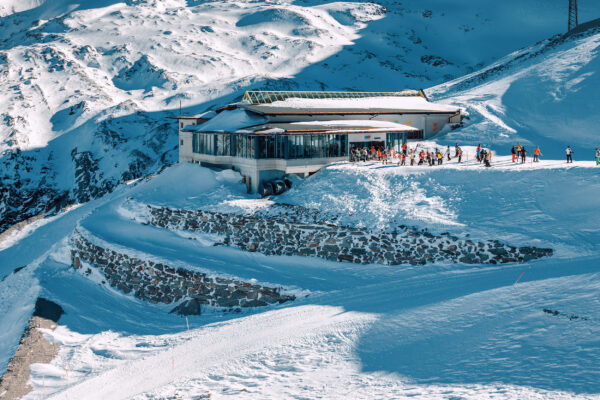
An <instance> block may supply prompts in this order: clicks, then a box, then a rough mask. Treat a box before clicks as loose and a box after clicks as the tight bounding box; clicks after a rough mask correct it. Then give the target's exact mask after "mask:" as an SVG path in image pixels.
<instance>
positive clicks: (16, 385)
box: [0, 297, 64, 400]
mask: <svg viewBox="0 0 600 400" xmlns="http://www.w3.org/2000/svg"><path fill="white" fill-rule="evenodd" d="M63 313H64V310H63V309H62V307H61V306H59V305H58V304H56V303H54V302H52V301H50V300H46V299H43V298H41V297H40V298H38V299H37V302H36V304H35V311H34V312H33V315H32V317H31V319H30V320H29V324H28V325H27V328H26V329H25V332H23V336H22V337H21V342H20V343H19V347H18V348H17V351H16V352H15V355H14V356H13V357H12V359H11V360H10V361H9V363H8V368H7V369H6V373H5V374H4V375H3V376H2V377H1V378H0V398H2V400H16V399H20V398H22V397H23V396H25V395H26V394H27V393H29V392H31V390H32V387H31V386H30V385H29V384H28V381H29V376H30V374H29V369H30V367H31V365H32V364H48V363H49V362H50V361H52V359H53V358H54V357H56V356H57V355H58V350H59V346H58V345H57V344H55V343H50V342H49V341H48V340H46V338H45V337H44V335H43V333H42V331H40V329H51V330H54V329H56V327H57V326H58V324H57V322H58V320H59V319H60V317H61V315H62V314H63Z"/></svg>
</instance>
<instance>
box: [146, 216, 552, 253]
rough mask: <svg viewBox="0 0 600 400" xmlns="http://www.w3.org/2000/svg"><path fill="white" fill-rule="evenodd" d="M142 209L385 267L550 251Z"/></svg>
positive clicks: (248, 246) (232, 237) (238, 238)
mask: <svg viewBox="0 0 600 400" xmlns="http://www.w3.org/2000/svg"><path fill="white" fill-rule="evenodd" d="M146 207H147V216H146V218H147V220H146V221H145V223H148V224H151V225H155V226H158V227H162V228H167V229H171V230H186V231H193V232H204V233H209V234H217V235H219V236H221V237H222V238H223V240H222V242H221V243H220V244H222V245H227V246H233V247H237V248H240V249H243V250H247V251H257V252H260V253H263V254H267V255H288V256H291V255H297V256H312V257H320V258H324V259H327V260H332V261H348V262H354V263H361V264H371V263H377V264H386V265H400V264H411V265H424V264H427V263H433V262H435V263H444V262H451V263H465V264H498V263H511V262H527V261H530V260H534V259H537V258H541V257H548V256H551V255H552V249H542V248H537V247H528V246H526V247H520V248H517V247H513V246H509V245H506V244H504V243H501V242H499V241H487V242H475V241H472V240H469V239H459V238H458V237H456V236H452V235H449V234H441V235H433V234H431V233H429V232H427V231H419V230H417V229H415V228H409V227H405V226H401V227H400V228H399V230H397V231H394V232H369V231H367V230H363V229H358V228H351V227H345V226H339V225H334V224H321V223H313V224H311V223H304V222H298V221H297V220H295V219H293V218H291V219H288V218H285V217H274V218H268V217H261V216H253V215H238V214H223V213H218V212H213V211H202V210H194V211H192V210H181V209H169V208H165V207H156V206H151V205H147V206H146ZM290 220H291V221H290Z"/></svg>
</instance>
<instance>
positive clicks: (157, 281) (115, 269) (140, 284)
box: [71, 232, 295, 315]
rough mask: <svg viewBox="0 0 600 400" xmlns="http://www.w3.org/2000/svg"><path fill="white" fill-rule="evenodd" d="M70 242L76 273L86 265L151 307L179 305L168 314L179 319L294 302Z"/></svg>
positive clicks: (262, 289) (79, 240)
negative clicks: (212, 310) (206, 309)
mask: <svg viewBox="0 0 600 400" xmlns="http://www.w3.org/2000/svg"><path fill="white" fill-rule="evenodd" d="M71 242H72V244H73V247H74V248H73V250H71V262H72V266H73V268H75V269H80V268H81V267H82V261H86V262H88V263H89V264H91V265H93V266H94V267H95V268H97V269H98V270H99V271H100V272H101V273H102V274H103V275H104V277H105V278H106V282H107V283H108V284H109V285H110V286H112V287H114V288H116V289H117V290H119V291H121V292H123V293H126V294H128V293H133V295H134V296H135V297H137V298H139V299H141V300H144V301H147V302H149V303H152V304H158V303H162V304H173V303H177V302H181V303H180V304H179V305H177V306H176V307H175V308H173V309H172V310H171V312H172V313H176V314H179V315H200V314H201V305H208V306H212V307H218V308H224V309H232V310H233V309H238V308H240V307H261V306H266V305H269V304H281V303H285V302H287V301H292V300H295V297H294V296H290V295H284V294H281V293H280V291H279V289H276V288H270V287H266V286H260V285H255V284H252V283H248V282H243V281H238V280H234V279H229V278H221V277H217V276H208V275H206V274H203V273H199V272H194V271H190V270H187V269H184V268H178V269H174V268H171V267H169V266H168V265H165V264H160V263H154V262H152V261H145V260H141V259H139V258H134V257H130V256H128V255H127V254H122V253H118V252H116V251H113V250H110V249H105V248H102V247H100V246H97V245H95V244H93V243H92V242H90V241H89V240H88V239H86V238H84V237H83V236H81V235H80V234H79V233H78V232H75V234H74V235H73V237H72V238H71Z"/></svg>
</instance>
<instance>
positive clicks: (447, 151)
mask: <svg viewBox="0 0 600 400" xmlns="http://www.w3.org/2000/svg"><path fill="white" fill-rule="evenodd" d="M446 155H447V156H448V161H450V146H448V150H446Z"/></svg>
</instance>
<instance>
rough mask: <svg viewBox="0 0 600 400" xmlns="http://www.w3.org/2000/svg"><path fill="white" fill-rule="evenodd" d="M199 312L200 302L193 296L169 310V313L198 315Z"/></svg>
mask: <svg viewBox="0 0 600 400" xmlns="http://www.w3.org/2000/svg"><path fill="white" fill-rule="evenodd" d="M201 313H202V311H201V309H200V302H199V301H198V299H195V298H194V299H190V300H186V301H184V302H182V303H181V304H179V305H178V306H177V307H175V308H174V309H172V310H171V311H170V312H169V314H179V315H200V314H201Z"/></svg>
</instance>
